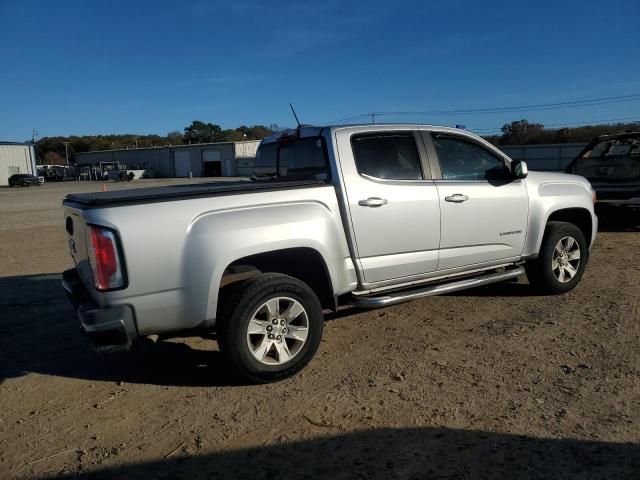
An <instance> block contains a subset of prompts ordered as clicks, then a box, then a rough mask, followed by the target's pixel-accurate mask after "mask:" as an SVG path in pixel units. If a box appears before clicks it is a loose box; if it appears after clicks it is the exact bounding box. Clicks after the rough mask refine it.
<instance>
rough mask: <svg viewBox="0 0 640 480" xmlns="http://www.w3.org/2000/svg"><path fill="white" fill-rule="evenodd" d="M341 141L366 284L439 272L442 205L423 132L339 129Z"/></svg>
mask: <svg viewBox="0 0 640 480" xmlns="http://www.w3.org/2000/svg"><path fill="white" fill-rule="evenodd" d="M336 142H337V146H338V154H339V157H340V168H341V170H342V175H343V181H344V185H343V188H344V190H345V193H346V197H347V203H348V208H349V215H350V217H351V224H352V228H353V231H352V236H353V237H354V242H353V243H354V248H355V250H356V252H355V253H356V257H357V262H358V263H359V267H360V270H361V272H362V274H363V277H364V282H363V283H364V284H365V285H367V286H368V285H371V284H376V283H382V282H387V283H396V282H397V281H398V279H403V278H407V279H411V277H416V276H420V275H422V274H425V273H429V272H433V271H435V270H436V267H437V264H438V244H439V239H440V209H439V205H438V203H439V202H438V192H437V189H436V186H435V184H434V182H433V180H432V179H431V174H430V171H429V166H428V162H427V161H426V153H425V151H424V145H423V143H422V140H421V138H420V136H419V133H418V132H415V131H411V130H392V131H389V130H380V131H375V132H371V131H370V130H369V131H367V132H362V133H358V130H353V129H352V130H349V129H344V130H340V129H339V130H337V131H336Z"/></svg>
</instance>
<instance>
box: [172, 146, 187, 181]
mask: <svg viewBox="0 0 640 480" xmlns="http://www.w3.org/2000/svg"><path fill="white" fill-rule="evenodd" d="M173 161H174V162H175V171H176V177H188V176H189V172H190V171H191V152H188V151H180V150H178V151H176V152H173Z"/></svg>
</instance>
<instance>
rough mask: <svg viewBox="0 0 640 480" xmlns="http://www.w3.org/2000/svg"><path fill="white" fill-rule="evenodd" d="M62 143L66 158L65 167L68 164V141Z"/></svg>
mask: <svg viewBox="0 0 640 480" xmlns="http://www.w3.org/2000/svg"><path fill="white" fill-rule="evenodd" d="M62 143H64V158H66V159H67V167H68V166H69V142H62Z"/></svg>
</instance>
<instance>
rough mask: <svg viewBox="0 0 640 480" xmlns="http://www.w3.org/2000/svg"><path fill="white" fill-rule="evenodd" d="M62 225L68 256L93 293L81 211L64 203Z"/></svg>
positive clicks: (85, 230) (85, 231)
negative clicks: (63, 226) (65, 233)
mask: <svg viewBox="0 0 640 480" xmlns="http://www.w3.org/2000/svg"><path fill="white" fill-rule="evenodd" d="M64 225H65V230H66V231H67V245H68V248H69V254H70V255H71V258H73V263H74V264H75V266H76V268H77V270H78V274H79V276H80V279H81V280H82V283H83V284H84V286H85V287H86V288H87V289H88V290H89V291H93V276H92V273H91V265H90V263H89V254H88V252H87V223H86V221H85V219H84V216H83V215H82V210H80V209H79V208H75V207H72V206H70V205H68V204H67V203H66V202H65V204H64Z"/></svg>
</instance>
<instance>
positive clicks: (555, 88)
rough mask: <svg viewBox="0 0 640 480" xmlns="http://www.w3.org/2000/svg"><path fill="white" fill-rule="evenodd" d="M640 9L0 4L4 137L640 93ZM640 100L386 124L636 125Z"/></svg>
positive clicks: (627, 5) (0, 0) (615, 5)
mask: <svg viewBox="0 0 640 480" xmlns="http://www.w3.org/2000/svg"><path fill="white" fill-rule="evenodd" d="M639 19H640V2H638V1H637V0H624V1H618V0H610V1H607V2H601V1H587V0H584V1H563V2H558V1H555V2H544V1H538V2H514V1H510V2H499V1H494V2H478V1H476V2H473V1H463V0H450V1H437V2H430V1H425V0H422V1H420V0H418V1H410V0H393V1H388V2H377V1H363V2H349V1H339V0H323V1H321V2H305V1H302V0H299V1H292V2H279V1H271V2H258V1H255V2H252V1H244V0H235V1H228V2H215V1H204V0H190V1H178V0H174V1H164V0H154V1H147V0H143V1H136V0H128V1H120V0H115V1H114V0H110V1H100V2H98V1H94V2H89V1H72V0H56V1H31V0H0V58H2V67H0V140H18V141H22V140H25V139H28V138H30V137H31V131H32V129H34V128H35V129H37V130H38V131H39V133H40V136H52V135H70V134H76V135H82V134H100V133H139V134H145V133H159V134H166V133H167V132H169V131H171V130H182V129H183V128H184V127H185V126H186V125H188V124H189V123H191V121H192V120H195V119H199V120H203V121H207V122H213V123H217V124H220V125H221V126H222V127H223V128H232V127H236V126H239V125H241V124H270V123H277V124H280V125H287V126H290V125H293V121H292V119H291V115H290V113H289V110H288V102H290V101H291V102H293V104H294V106H295V107H296V109H297V111H298V114H299V116H300V117H301V120H302V121H303V122H305V123H318V124H319V123H324V122H328V121H333V120H336V119H340V118H344V117H350V116H352V115H359V114H362V113H367V112H371V111H424V110H455V109H468V108H485V107H505V106H512V105H531V104H540V103H551V102H562V101H571V100H581V99H587V98H601V97H611V96H618V95H630V94H635V93H640V62H639V61H638V59H639V58H640V35H638V20H639ZM639 107H640V98H636V99H633V100H629V101H625V102H619V103H614V104H606V105H598V106H590V107H581V108H571V109H561V110H547V111H538V112H529V113H527V112H515V113H500V114H491V115H471V114H467V115H460V116H437V115H425V116H416V117H407V116H395V117H394V116H389V117H384V118H383V119H384V120H388V121H405V122H408V121H419V122H424V123H439V124H447V125H451V124H465V125H467V126H468V127H470V128H475V129H489V128H493V127H500V126H501V125H502V124H503V123H506V122H508V121H511V120H516V119H519V118H527V119H528V120H530V121H538V122H542V123H544V124H547V125H556V124H566V123H573V122H583V121H584V122H590V121H595V120H603V119H615V118H638V119H640V110H639Z"/></svg>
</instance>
